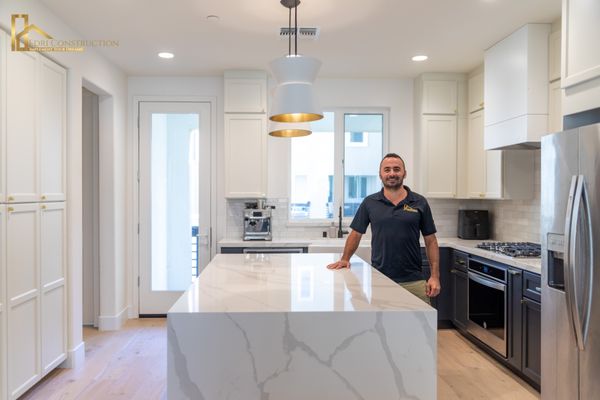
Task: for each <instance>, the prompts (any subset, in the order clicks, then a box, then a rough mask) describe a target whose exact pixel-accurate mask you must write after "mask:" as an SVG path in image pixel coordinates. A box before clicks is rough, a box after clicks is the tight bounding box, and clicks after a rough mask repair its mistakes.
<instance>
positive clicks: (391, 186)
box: [381, 178, 404, 190]
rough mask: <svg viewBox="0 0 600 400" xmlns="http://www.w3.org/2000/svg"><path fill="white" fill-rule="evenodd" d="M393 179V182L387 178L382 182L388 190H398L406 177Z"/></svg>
mask: <svg viewBox="0 0 600 400" xmlns="http://www.w3.org/2000/svg"><path fill="white" fill-rule="evenodd" d="M392 181H393V183H388V181H387V180H383V179H382V180H381V183H382V184H383V187H384V188H386V189H388V190H398V189H400V188H401V187H402V185H403V184H404V178H398V179H396V180H392Z"/></svg>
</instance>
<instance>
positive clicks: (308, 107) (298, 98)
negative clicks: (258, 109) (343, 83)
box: [269, 0, 323, 137]
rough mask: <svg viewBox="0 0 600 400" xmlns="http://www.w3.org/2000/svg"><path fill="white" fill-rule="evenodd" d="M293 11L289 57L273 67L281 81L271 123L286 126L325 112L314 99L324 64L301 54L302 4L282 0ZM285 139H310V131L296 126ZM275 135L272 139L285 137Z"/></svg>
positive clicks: (273, 106)
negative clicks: (317, 81) (308, 133)
mask: <svg viewBox="0 0 600 400" xmlns="http://www.w3.org/2000/svg"><path fill="white" fill-rule="evenodd" d="M280 2H281V4H282V5H283V6H284V7H286V8H288V9H289V18H288V27H289V29H288V33H289V36H288V55H287V56H284V57H280V58H278V59H276V60H273V61H272V62H271V63H270V64H269V65H270V67H271V71H272V72H273V75H274V76H275V79H276V80H277V87H276V89H275V95H274V97H273V103H272V106H271V113H270V116H269V119H270V120H271V121H275V122H282V123H291V122H294V123H303V122H310V121H317V120H319V119H321V118H323V112H322V111H321V108H320V106H319V104H318V103H317V101H316V99H315V98H314V95H313V87H312V83H313V81H314V80H315V78H316V77H317V73H318V71H319V68H320V67H321V62H320V61H319V60H317V59H316V58H313V57H306V56H301V55H299V54H298V5H299V4H300V0H281V1H280ZM292 8H293V9H294V31H293V32H294V38H295V39H294V53H293V54H292V36H291V35H292ZM281 130H284V131H288V132H287V133H286V134H285V136H284V137H294V136H306V134H307V133H306V129H304V128H294V127H292V126H290V127H288V128H286V129H283V128H282V129H281ZM294 130H296V131H297V134H293V131H294ZM274 132H276V131H271V132H270V133H269V134H271V135H272V136H282V135H278V134H275V133H274Z"/></svg>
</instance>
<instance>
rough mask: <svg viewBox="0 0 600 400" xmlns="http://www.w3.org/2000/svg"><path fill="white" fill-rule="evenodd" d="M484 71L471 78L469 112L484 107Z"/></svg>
mask: <svg viewBox="0 0 600 400" xmlns="http://www.w3.org/2000/svg"><path fill="white" fill-rule="evenodd" d="M483 105H484V102H483V73H479V74H477V75H474V76H472V77H470V78H469V112H470V113H472V112H475V111H479V110H481V109H483Z"/></svg>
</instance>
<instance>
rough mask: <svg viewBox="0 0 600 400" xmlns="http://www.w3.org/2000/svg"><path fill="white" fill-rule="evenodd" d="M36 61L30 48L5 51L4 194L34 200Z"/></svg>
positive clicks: (36, 180) (16, 200) (36, 161)
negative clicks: (7, 100) (28, 50)
mask: <svg viewBox="0 0 600 400" xmlns="http://www.w3.org/2000/svg"><path fill="white" fill-rule="evenodd" d="M37 64H38V55H37V54H36V53H34V52H25V51H22V52H16V51H8V52H7V65H6V73H7V85H6V91H7V94H6V97H7V98H8V99H10V101H9V102H7V104H6V147H5V148H4V154H5V157H6V195H7V200H8V201H9V202H26V201H29V202H30V201H38V200H39V195H38V143H37V140H38V135H37V132H36V129H37V125H38V124H37V123H36V121H37V119H36V115H37V112H38V105H37V90H36V89H37V80H38V79H37V78H38V74H37Z"/></svg>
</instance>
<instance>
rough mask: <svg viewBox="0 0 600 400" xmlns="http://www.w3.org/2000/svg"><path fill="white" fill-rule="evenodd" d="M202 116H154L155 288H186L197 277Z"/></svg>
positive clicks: (152, 184)
mask: <svg viewBox="0 0 600 400" xmlns="http://www.w3.org/2000/svg"><path fill="white" fill-rule="evenodd" d="M198 127H199V115H198V114H154V113H153V114H152V136H151V145H150V147H151V166H150V169H151V201H150V203H151V214H152V216H151V221H152V228H151V232H152V290H153V291H162V290H185V289H187V288H188V286H189V284H190V283H191V281H192V279H193V277H195V276H197V274H198V269H197V265H198V264H197V263H198V260H197V254H198V248H197V239H198V237H197V235H198V225H199V185H198V182H199V157H198V154H199V145H198Z"/></svg>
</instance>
